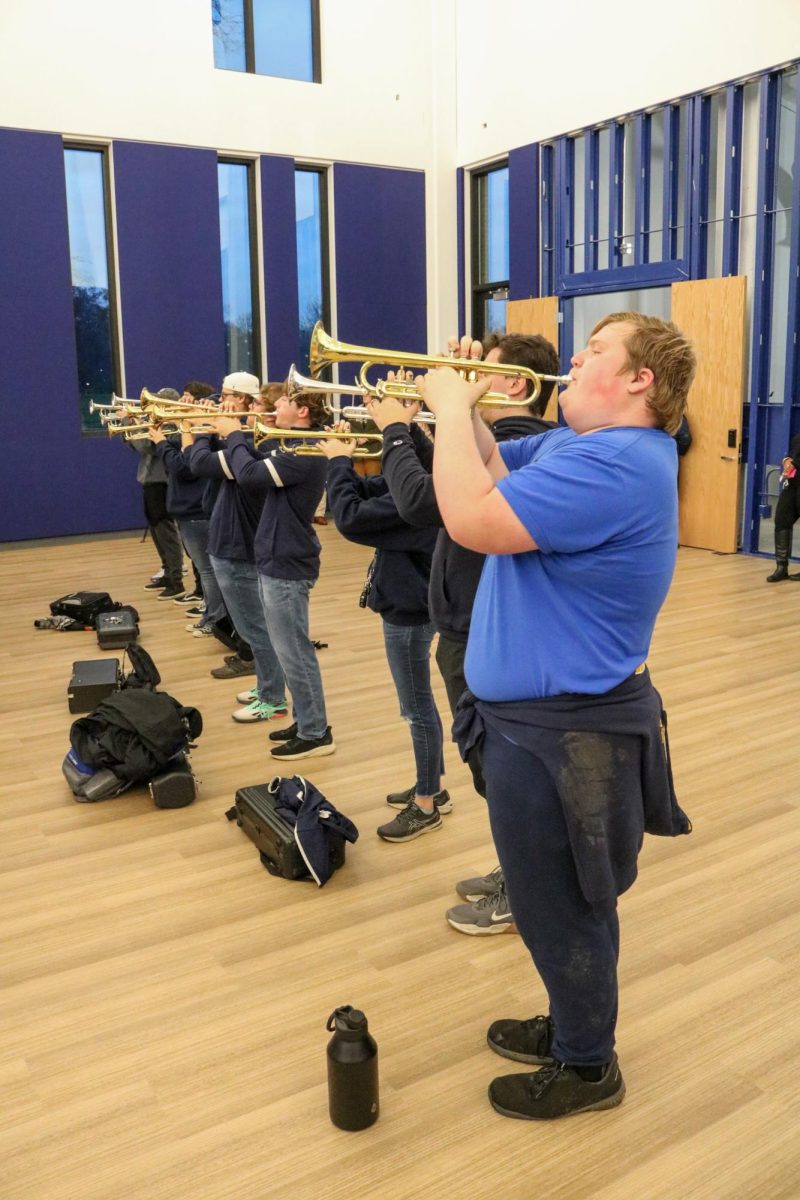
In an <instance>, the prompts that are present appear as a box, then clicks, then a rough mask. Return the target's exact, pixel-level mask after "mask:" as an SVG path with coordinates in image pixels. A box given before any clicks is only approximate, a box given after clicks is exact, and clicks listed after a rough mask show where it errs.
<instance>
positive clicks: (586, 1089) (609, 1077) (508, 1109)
mask: <svg viewBox="0 0 800 1200" xmlns="http://www.w3.org/2000/svg"><path fill="white" fill-rule="evenodd" d="M583 1070H584V1068H581V1067H580V1066H577V1067H574V1066H570V1065H569V1064H567V1063H561V1062H555V1063H553V1065H552V1066H550V1067H542V1069H541V1070H540V1071H534V1072H533V1073H532V1074H528V1073H527V1072H523V1073H522V1074H519V1073H517V1074H515V1075H499V1076H498V1078H497V1079H493V1080H492V1082H491V1083H490V1084H489V1101H490V1103H491V1105H492V1108H493V1109H494V1110H495V1112H499V1113H502V1115H503V1116H504V1117H516V1118H517V1119H518V1120H521V1121H553V1120H555V1119H556V1118H558V1117H570V1116H572V1115H573V1114H574V1113H581V1112H599V1111H602V1110H603V1109H606V1108H616V1106H617V1105H618V1104H621V1103H622V1099H623V1097H624V1095H625V1081H624V1079H623V1078H622V1074H621V1072H620V1069H619V1063H618V1062H617V1056H616V1054H614V1055H613V1056H612V1059H611V1062H610V1063H608V1064H607V1066H606V1068H605V1070H604V1071H603V1074H602V1075H601V1077H600V1078H599V1079H598V1080H597V1081H595V1080H592V1079H584V1078H582V1075H581V1074H580V1073H579V1072H582V1071H583Z"/></svg>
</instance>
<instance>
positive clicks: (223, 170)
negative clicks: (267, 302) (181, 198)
mask: <svg viewBox="0 0 800 1200" xmlns="http://www.w3.org/2000/svg"><path fill="white" fill-rule="evenodd" d="M217 171H218V178H219V230H220V250H221V254H222V311H223V315H224V319H225V355H226V371H227V372H230V371H250V372H252V374H254V375H260V365H261V364H260V355H259V352H258V338H257V334H256V330H257V328H258V306H257V303H256V286H255V261H256V255H255V251H254V241H253V237H254V231H255V219H254V214H255V206H254V200H253V185H252V168H251V166H250V165H249V164H248V163H242V162H227V161H225V162H220V163H219V164H218V167H217Z"/></svg>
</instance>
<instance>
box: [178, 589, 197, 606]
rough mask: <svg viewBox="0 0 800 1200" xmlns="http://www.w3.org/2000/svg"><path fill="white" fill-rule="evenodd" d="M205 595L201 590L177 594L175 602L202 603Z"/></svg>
mask: <svg viewBox="0 0 800 1200" xmlns="http://www.w3.org/2000/svg"><path fill="white" fill-rule="evenodd" d="M202 601H203V597H202V596H201V595H200V593H199V592H184V593H183V595H182V596H176V597H175V599H174V600H173V604H201V603H202Z"/></svg>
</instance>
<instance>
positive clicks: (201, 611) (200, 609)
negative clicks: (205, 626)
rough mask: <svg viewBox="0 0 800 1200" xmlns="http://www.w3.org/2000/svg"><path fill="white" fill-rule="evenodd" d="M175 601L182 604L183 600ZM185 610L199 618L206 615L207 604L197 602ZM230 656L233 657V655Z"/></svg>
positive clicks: (187, 614) (187, 613)
mask: <svg viewBox="0 0 800 1200" xmlns="http://www.w3.org/2000/svg"><path fill="white" fill-rule="evenodd" d="M174 603H175V604H182V603H183V601H182V600H175V601H174ZM183 611H184V612H185V613H186V616H187V617H197V618H198V619H199V618H200V617H204V616H205V615H206V606H205V604H195V605H194V606H193V607H192V608H185V609H184V610H183ZM230 657H231V658H233V655H231V656H230Z"/></svg>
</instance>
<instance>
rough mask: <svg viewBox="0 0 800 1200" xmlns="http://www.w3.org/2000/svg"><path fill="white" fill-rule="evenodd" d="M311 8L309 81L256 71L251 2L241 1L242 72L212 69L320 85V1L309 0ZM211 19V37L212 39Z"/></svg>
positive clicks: (224, 68)
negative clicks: (242, 22) (242, 34)
mask: <svg viewBox="0 0 800 1200" xmlns="http://www.w3.org/2000/svg"><path fill="white" fill-rule="evenodd" d="M309 3H310V6H311V71H312V78H311V79H298V78H297V77H296V76H294V75H272V74H267V73H266V72H265V71H256V37H255V14H254V9H253V0H242V16H243V18H244V64H245V65H244V71H239V70H238V68H237V67H217V64H216V62H215V63H214V67H215V69H216V70H218V71H238V73H239V74H240V75H242V74H244V75H259V76H261V77H262V78H264V79H288V80H291V82H293V83H312V84H313V83H322V51H321V41H322V35H321V26H320V10H319V5H320V0H309ZM213 28H214V27H213V17H212V37H213Z"/></svg>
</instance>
